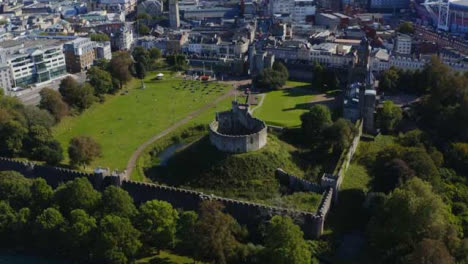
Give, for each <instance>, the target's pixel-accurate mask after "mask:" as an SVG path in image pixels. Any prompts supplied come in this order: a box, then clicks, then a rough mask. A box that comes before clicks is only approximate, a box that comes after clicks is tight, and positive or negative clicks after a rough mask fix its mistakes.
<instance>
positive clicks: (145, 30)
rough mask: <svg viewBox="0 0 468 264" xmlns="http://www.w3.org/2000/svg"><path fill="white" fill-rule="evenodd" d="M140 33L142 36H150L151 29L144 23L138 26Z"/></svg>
mask: <svg viewBox="0 0 468 264" xmlns="http://www.w3.org/2000/svg"><path fill="white" fill-rule="evenodd" d="M138 33H139V34H141V35H148V34H149V33H150V28H149V27H148V26H147V25H145V24H142V23H139V24H138Z"/></svg>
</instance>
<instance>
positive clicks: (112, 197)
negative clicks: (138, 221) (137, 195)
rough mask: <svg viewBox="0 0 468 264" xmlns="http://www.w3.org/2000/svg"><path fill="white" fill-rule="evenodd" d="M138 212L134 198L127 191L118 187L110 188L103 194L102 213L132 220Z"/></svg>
mask: <svg viewBox="0 0 468 264" xmlns="http://www.w3.org/2000/svg"><path fill="white" fill-rule="evenodd" d="M137 212H138V211H137V209H136V207H135V205H134V203H133V198H132V197H131V196H130V195H129V194H128V192H126V191H125V190H123V189H121V188H118V187H116V186H109V187H107V188H106V189H105V190H104V192H103V193H102V199H101V210H100V213H102V214H113V215H116V216H120V217H127V218H130V219H131V218H133V217H134V216H135V215H136V214H137Z"/></svg>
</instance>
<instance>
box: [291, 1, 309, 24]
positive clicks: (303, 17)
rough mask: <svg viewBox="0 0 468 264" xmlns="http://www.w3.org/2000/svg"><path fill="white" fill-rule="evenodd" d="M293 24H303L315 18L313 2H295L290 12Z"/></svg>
mask: <svg viewBox="0 0 468 264" xmlns="http://www.w3.org/2000/svg"><path fill="white" fill-rule="evenodd" d="M291 15H292V20H293V21H294V22H295V23H299V24H304V23H306V22H307V21H311V20H312V17H313V16H315V0H295V1H294V9H293V12H292V14H291Z"/></svg>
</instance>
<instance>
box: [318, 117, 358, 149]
mask: <svg viewBox="0 0 468 264" xmlns="http://www.w3.org/2000/svg"><path fill="white" fill-rule="evenodd" d="M356 134H357V128H356V127H355V126H354V125H353V124H352V123H351V122H350V121H349V120H346V119H342V118H340V119H338V120H337V121H335V122H334V123H333V124H332V125H331V126H328V127H327V128H326V129H325V130H324V138H325V141H326V143H327V144H328V145H329V146H330V147H331V148H332V150H333V153H336V154H337V153H341V152H342V151H343V150H344V149H345V148H347V147H348V146H349V145H350V144H351V141H352V139H353V137H354V136H355V135H356Z"/></svg>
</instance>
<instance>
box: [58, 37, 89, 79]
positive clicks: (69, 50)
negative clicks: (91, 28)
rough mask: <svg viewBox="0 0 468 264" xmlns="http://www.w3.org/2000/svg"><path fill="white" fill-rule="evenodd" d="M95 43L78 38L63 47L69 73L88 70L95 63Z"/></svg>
mask: <svg viewBox="0 0 468 264" xmlns="http://www.w3.org/2000/svg"><path fill="white" fill-rule="evenodd" d="M94 48H95V42H93V41H91V39H89V38H77V39H74V40H72V41H70V42H68V43H65V44H64V45H63V50H64V53H65V61H66V63H67V71H68V72H71V73H76V72H81V71H83V70H87V69H88V68H89V67H91V65H92V64H93V62H94V59H95V58H96V55H95V51H94Z"/></svg>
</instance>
